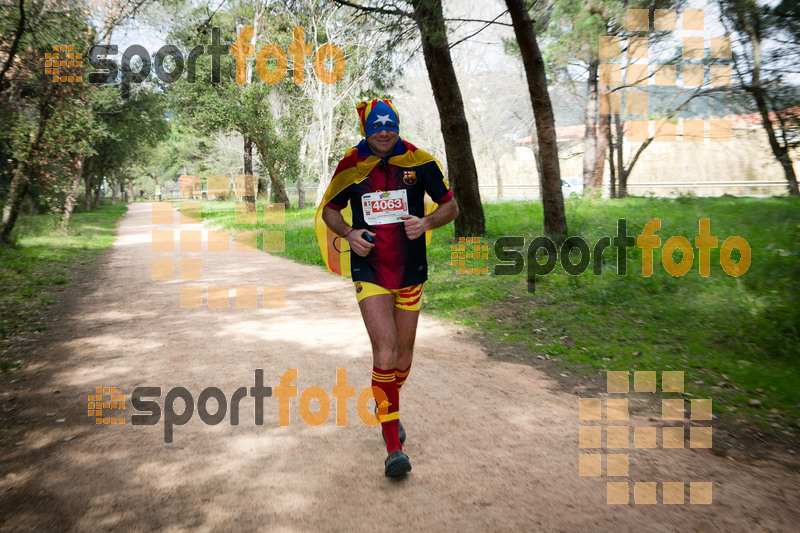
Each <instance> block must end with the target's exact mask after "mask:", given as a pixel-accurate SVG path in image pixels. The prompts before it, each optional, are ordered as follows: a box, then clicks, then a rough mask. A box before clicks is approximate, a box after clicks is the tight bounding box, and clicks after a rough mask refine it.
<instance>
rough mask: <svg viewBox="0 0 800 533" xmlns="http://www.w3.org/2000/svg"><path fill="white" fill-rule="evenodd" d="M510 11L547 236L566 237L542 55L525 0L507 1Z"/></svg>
mask: <svg viewBox="0 0 800 533" xmlns="http://www.w3.org/2000/svg"><path fill="white" fill-rule="evenodd" d="M506 6H507V7H508V12H509V14H510V15H511V21H512V23H513V25H514V34H515V35H516V37H517V43H519V49H520V53H521V54H522V64H523V65H524V67H525V77H526V78H527V80H528V92H529V93H530V96H531V104H533V115H534V117H535V118H536V136H537V138H538V140H539V150H540V152H541V158H542V207H543V209H544V232H545V234H546V235H553V236H566V235H567V217H566V214H565V213H564V198H563V196H562V194H561V171H560V169H559V167H558V146H557V145H556V127H555V119H554V117H553V106H552V104H551V103H550V94H549V93H548V92H547V76H546V75H545V71H544V61H543V60H542V53H541V52H540V51H539V44H538V43H537V42H536V35H535V34H534V33H533V25H532V22H531V19H530V17H529V16H528V10H527V7H526V3H525V0H506Z"/></svg>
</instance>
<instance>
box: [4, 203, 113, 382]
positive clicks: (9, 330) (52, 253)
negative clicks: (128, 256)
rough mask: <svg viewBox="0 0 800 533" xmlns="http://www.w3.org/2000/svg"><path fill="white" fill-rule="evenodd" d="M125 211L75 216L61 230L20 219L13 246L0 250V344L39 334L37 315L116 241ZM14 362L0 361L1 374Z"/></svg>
mask: <svg viewBox="0 0 800 533" xmlns="http://www.w3.org/2000/svg"><path fill="white" fill-rule="evenodd" d="M126 210H127V208H126V207H125V206H101V207H99V208H98V209H96V210H95V211H92V212H89V213H75V214H74V215H73V216H72V221H71V224H70V227H69V228H68V229H67V230H66V231H62V230H60V229H58V227H57V225H58V218H57V217H55V216H53V215H35V216H34V215H23V216H21V217H20V219H19V220H18V222H17V225H16V227H15V228H14V234H13V237H14V239H15V242H14V243H13V244H11V245H8V246H5V247H0V342H2V341H5V340H7V339H9V338H11V337H14V336H17V335H21V334H26V333H29V332H36V331H42V330H43V329H44V328H45V326H43V325H42V323H41V319H40V312H41V311H42V310H43V309H45V308H47V306H49V305H52V304H54V303H55V302H56V301H57V299H58V297H57V292H59V291H62V290H64V287H65V286H66V285H68V284H70V283H71V282H72V281H74V279H75V276H76V272H79V271H80V270H81V269H80V267H81V266H82V265H89V264H91V263H92V262H93V261H95V260H96V259H97V257H98V256H99V255H100V254H101V253H102V252H103V250H105V249H106V248H108V247H109V246H111V244H112V243H113V242H114V239H115V238H116V226H117V220H118V219H119V218H120V217H121V216H122V215H123V214H124V213H125V211H126ZM16 366H18V364H17V363H16V362H14V361H10V360H7V359H0V369H2V370H3V371H7V370H11V369H13V368H15V367H16Z"/></svg>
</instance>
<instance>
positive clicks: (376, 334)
mask: <svg viewBox="0 0 800 533" xmlns="http://www.w3.org/2000/svg"><path fill="white" fill-rule="evenodd" d="M394 301H395V297H394V295H393V294H376V295H373V296H368V297H366V298H364V299H363V300H361V301H360V302H359V303H358V306H359V308H360V309H361V316H362V318H363V319H364V325H365V326H366V327H367V333H369V338H370V342H371V343H372V360H373V368H372V385H373V386H374V387H378V388H379V389H381V390H382V391H383V393H384V394H386V398H387V400H388V401H389V409H388V413H387V414H386V415H385V416H383V417H382V420H381V429H382V431H383V436H384V438H385V439H386V451H387V452H388V453H389V455H391V454H392V453H393V452H395V451H398V450H402V449H403V446H402V444H401V443H400V437H399V435H398V428H397V426H398V417H399V409H400V396H399V391H398V389H397V380H396V379H395V367H396V366H397V331H396V326H395V319H394Z"/></svg>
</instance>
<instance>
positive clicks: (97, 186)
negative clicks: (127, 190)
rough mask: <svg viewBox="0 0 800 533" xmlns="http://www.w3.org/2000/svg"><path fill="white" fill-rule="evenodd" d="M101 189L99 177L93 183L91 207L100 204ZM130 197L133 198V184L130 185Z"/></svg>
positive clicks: (101, 181)
mask: <svg viewBox="0 0 800 533" xmlns="http://www.w3.org/2000/svg"><path fill="white" fill-rule="evenodd" d="M102 190H103V178H100V179H98V180H97V182H96V183H95V184H94V201H93V202H92V206H93V207H97V206H99V205H100V193H101V192H102ZM131 197H132V198H135V197H134V196H133V185H131Z"/></svg>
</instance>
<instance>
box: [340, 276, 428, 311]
mask: <svg viewBox="0 0 800 533" xmlns="http://www.w3.org/2000/svg"><path fill="white" fill-rule="evenodd" d="M423 285H425V284H424V283H420V284H419V285H412V286H411V287H404V288H402V289H384V288H383V287H381V286H380V285H375V284H374V283H368V282H366V281H356V282H355V287H356V299H357V300H358V301H359V302H360V301H361V300H363V299H364V298H366V297H367V296H375V295H376V294H394V306H395V307H397V308H399V309H405V310H406V311H419V308H420V306H421V305H422V288H423Z"/></svg>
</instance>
